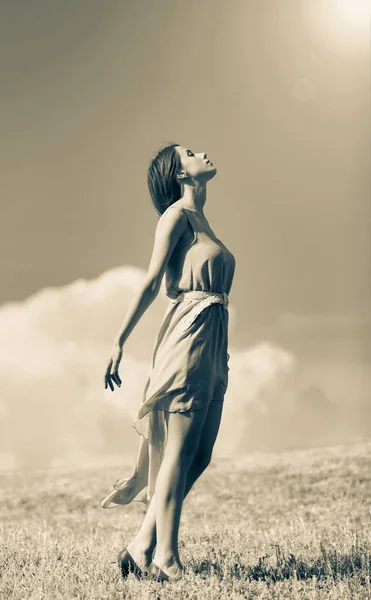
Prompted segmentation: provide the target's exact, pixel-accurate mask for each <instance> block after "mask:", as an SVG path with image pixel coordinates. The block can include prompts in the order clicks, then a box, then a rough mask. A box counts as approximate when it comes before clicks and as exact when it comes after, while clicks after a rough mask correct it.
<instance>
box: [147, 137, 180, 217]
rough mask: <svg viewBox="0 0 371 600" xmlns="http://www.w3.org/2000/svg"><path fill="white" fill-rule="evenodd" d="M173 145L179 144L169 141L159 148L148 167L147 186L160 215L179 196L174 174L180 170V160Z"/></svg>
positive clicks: (177, 183) (178, 187)
mask: <svg viewBox="0 0 371 600" xmlns="http://www.w3.org/2000/svg"><path fill="white" fill-rule="evenodd" d="M175 146H180V144H175V143H174V142H170V143H169V144H168V145H167V146H165V148H162V149H161V150H159V151H158V152H157V154H156V156H155V157H154V158H153V159H152V160H151V164H150V165H149V168H148V175H147V182H148V187H149V191H150V194H151V198H152V202H153V204H154V207H155V209H156V211H157V213H158V214H159V215H162V214H163V213H164V212H165V210H166V209H167V208H168V207H169V206H171V204H174V202H176V201H177V200H179V198H180V196H181V185H180V183H179V182H178V180H177V178H176V174H177V173H178V172H179V171H181V169H182V162H181V160H180V156H179V154H178V152H177V151H176V150H175Z"/></svg>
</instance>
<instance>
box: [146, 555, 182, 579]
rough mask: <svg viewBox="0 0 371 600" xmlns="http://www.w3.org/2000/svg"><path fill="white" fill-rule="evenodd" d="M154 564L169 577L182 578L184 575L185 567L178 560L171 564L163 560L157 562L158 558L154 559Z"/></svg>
mask: <svg viewBox="0 0 371 600" xmlns="http://www.w3.org/2000/svg"><path fill="white" fill-rule="evenodd" d="M153 562H154V563H155V565H157V566H158V567H160V569H162V570H163V572H164V573H166V575H168V576H169V577H182V576H183V574H184V567H183V565H182V564H181V562H180V561H178V560H175V559H173V560H172V561H170V562H169V561H167V562H166V561H163V560H157V558H153Z"/></svg>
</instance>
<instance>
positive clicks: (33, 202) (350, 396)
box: [0, 0, 371, 469]
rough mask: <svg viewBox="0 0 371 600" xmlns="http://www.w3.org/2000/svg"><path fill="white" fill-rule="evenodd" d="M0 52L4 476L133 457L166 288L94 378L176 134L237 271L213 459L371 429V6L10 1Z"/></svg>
mask: <svg viewBox="0 0 371 600" xmlns="http://www.w3.org/2000/svg"><path fill="white" fill-rule="evenodd" d="M0 61H1V67H2V86H1V92H0V94H1V116H2V118H1V140H2V143H1V150H0V152H1V177H0V186H1V216H2V218H1V220H0V254H1V257H2V261H1V263H2V269H1V283H2V285H1V286H0V303H1V305H0V468H1V469H13V468H24V467H46V466H48V467H49V466H58V465H65V464H83V463H84V464H85V463H89V461H91V462H95V463H96V462H97V461H98V460H106V459H107V457H111V456H117V457H120V456H122V455H123V453H125V454H126V453H133V455H135V454H136V451H137V446H138V443H139V439H138V435H137V434H136V433H135V431H134V429H133V428H132V421H133V419H134V417H135V415H136V411H137V410H138V408H139V406H140V402H141V394H142V392H143V390H144V386H145V382H146V377H147V372H148V369H149V365H150V356H151V352H152V348H153V345H154V341H155V337H156V335H157V331H158V329H159V326H160V323H161V320H162V317H163V314H164V312H165V310H166V307H167V302H168V301H167V298H166V297H165V295H164V289H162V291H161V293H160V295H159V296H158V298H157V299H156V301H155V303H154V304H153V305H152V306H151V307H150V308H149V310H148V311H147V312H146V313H145V315H144V316H143V318H142V319H141V321H140V323H139V324H138V326H137V327H136V329H135V330H134V332H133V333H132V334H131V336H130V338H129V340H128V343H127V344H126V345H125V347H124V358H123V361H122V366H121V369H120V373H121V376H122V379H123V385H122V387H121V389H120V390H115V392H114V393H112V392H111V391H110V390H104V384H103V377H104V372H105V369H106V365H107V363H108V360H109V357H110V350H111V345H112V342H113V339H114V337H115V336H116V333H117V331H118V328H119V326H120V324H121V321H122V319H123V317H124V315H125V311H126V309H127V307H128V305H129V304H130V302H131V299H132V296H133V294H135V292H136V290H137V289H138V286H139V284H140V281H141V280H142V278H143V276H144V274H145V272H146V268H147V266H148V264H149V259H150V255H151V251H152V245H153V239H154V230H155V227H156V223H157V219H158V217H157V214H156V212H155V210H154V207H153V206H152V203H151V200H150V196H149V192H148V189H147V183H146V174H147V168H148V166H149V162H150V159H151V157H152V156H153V155H154V154H155V152H156V151H157V150H158V149H159V148H161V147H162V146H164V145H165V144H167V143H168V142H177V143H179V144H182V145H184V146H186V147H188V148H190V149H191V150H193V151H194V152H207V154H208V156H209V158H210V160H212V161H213V163H214V164H215V166H216V167H217V169H218V174H217V176H216V177H215V178H214V179H213V180H212V181H211V182H210V183H209V186H208V196H207V203H206V205H205V208H204V212H205V214H206V216H207V218H208V220H209V222H210V224H211V226H212V228H213V230H214V231H215V233H216V234H217V236H218V237H219V238H220V239H222V240H223V242H224V243H225V245H226V246H227V247H228V248H229V249H230V250H231V251H232V252H233V254H234V255H235V257H236V263H237V264H236V272H235V279H234V283H233V287H232V291H231V294H230V302H231V305H230V337H229V344H230V356H231V358H230V374H229V388H228V391H227V394H226V398H225V409H224V414H223V422H222V426H221V430H220V434H219V438H218V441H217V445H216V447H215V453H216V454H220V455H226V454H234V453H243V452H251V451H254V450H264V451H275V450H281V449H287V448H300V447H308V446H309V447H310V446H314V445H321V444H333V443H340V442H348V441H353V440H358V439H362V438H365V437H368V436H370V435H371V425H370V423H371V419H370V417H371V406H370V391H371V366H370V358H371V344H370V339H371V311H370V298H371V265H370V263H371V234H370V225H371V214H370V213H371V208H370V164H371V153H370V27H369V13H367V2H362V0H359V1H358V2H349V1H348V2H347V1H346V0H333V1H331V0H329V1H326V0H310V2H309V0H308V1H299V0H282V2H275V1H274V0H232V1H231V2H229V3H228V4H227V3H226V2H222V1H221V0H202V2H199V1H196V0H189V1H188V2H180V1H178V0H161V2H151V1H149V0H147V1H144V0H136V1H134V0H132V1H127V0H115V1H114V0H107V1H105V2H101V1H98V0H79V1H78V2H76V1H75V0H63V1H61V0H55V1H49V0H33V1H32V2H25V1H20V0H13V1H12V2H3V3H1V4H0Z"/></svg>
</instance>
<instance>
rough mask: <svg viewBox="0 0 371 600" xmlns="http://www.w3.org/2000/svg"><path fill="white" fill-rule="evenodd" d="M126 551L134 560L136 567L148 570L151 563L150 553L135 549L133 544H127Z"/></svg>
mask: <svg viewBox="0 0 371 600" xmlns="http://www.w3.org/2000/svg"><path fill="white" fill-rule="evenodd" d="M127 549H128V551H129V552H130V554H131V556H132V557H133V558H134V560H135V562H136V563H137V565H138V567H140V568H141V569H142V570H146V569H148V567H149V565H150V564H151V562H152V551H149V550H142V549H141V548H138V547H136V546H135V544H129V545H128V546H127Z"/></svg>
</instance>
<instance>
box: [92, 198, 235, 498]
mask: <svg viewBox="0 0 371 600" xmlns="http://www.w3.org/2000/svg"><path fill="white" fill-rule="evenodd" d="M178 206H179V208H180V209H181V210H182V211H183V212H184V213H185V215H186V216H187V218H188V222H189V225H190V227H191V230H190V232H191V233H192V234H193V239H192V241H191V242H190V241H189V239H188V238H181V240H180V241H179V242H178V245H177V247H176V251H175V252H173V254H172V256H171V258H170V260H169V263H168V267H167V270H166V295H167V296H168V297H169V299H170V303H169V306H168V308H167V310H166V312H165V316H164V318H163V321H162V323H161V327H160V331H159V333H158V335H157V338H156V341H155V345H154V349H153V353H152V361H151V367H150V370H149V373H148V379H147V383H146V386H145V389H144V393H143V399H142V405H141V408H140V410H139V412H138V415H137V418H136V420H135V421H134V423H133V427H134V429H135V430H136V431H137V432H138V434H139V435H140V436H141V440H140V447H139V453H138V457H137V461H136V465H135V468H134V470H133V472H132V474H131V475H130V476H129V477H125V478H123V479H119V480H118V481H116V483H115V484H114V485H113V487H114V491H113V492H111V493H110V494H109V495H108V496H107V497H106V498H104V499H103V500H102V501H101V506H102V508H115V507H116V506H117V505H119V504H123V505H124V504H129V503H130V502H143V503H144V504H145V505H146V506H148V504H149V503H150V501H151V498H152V496H153V494H154V491H155V484H156V478H157V474H158V471H159V468H160V466H161V462H162V458H163V454H164V450H165V447H166V440H167V417H166V413H167V412H186V411H189V410H197V409H201V408H204V407H205V406H207V405H208V404H209V403H210V402H223V401H224V395H225V392H226V390H227V386H228V371H229V367H228V360H229V354H228V320H229V313H228V294H229V292H230V289H231V287H232V282H233V278H234V272H235V266H236V261H235V257H234V256H233V254H232V253H231V252H230V251H229V250H228V248H226V246H225V245H224V244H223V243H222V242H221V241H220V240H219V239H218V238H217V237H216V236H215V234H214V233H213V231H212V230H211V228H210V226H209V224H208V222H207V220H206V219H205V217H203V218H200V217H199V214H198V212H197V211H195V210H193V209H189V208H184V207H182V206H180V205H178V202H175V203H174V204H172V205H171V206H170V207H169V208H168V209H167V210H166V211H165V213H166V212H167V211H168V210H172V209H174V208H175V207H178ZM165 213H163V214H165ZM160 218H161V217H160ZM205 221H206V223H205ZM213 292H214V295H213ZM225 309H227V310H225Z"/></svg>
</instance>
